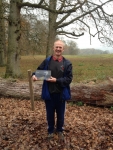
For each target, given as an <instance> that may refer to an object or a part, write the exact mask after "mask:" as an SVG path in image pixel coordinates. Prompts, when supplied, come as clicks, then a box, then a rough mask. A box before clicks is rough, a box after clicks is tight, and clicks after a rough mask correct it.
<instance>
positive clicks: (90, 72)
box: [0, 54, 113, 82]
mask: <svg viewBox="0 0 113 150" xmlns="http://www.w3.org/2000/svg"><path fill="white" fill-rule="evenodd" d="M65 57H66V58H68V59H69V60H70V61H71V62H72V65H73V82H83V81H87V80H92V79H95V80H98V81H102V80H105V79H106V78H107V77H108V76H110V77H113V54H105V55H91V56H76V55H75V56H74V55H68V56H67V55H65ZM44 58H45V56H41V55H39V56H33V55H32V56H22V57H21V64H20V67H21V71H22V76H23V80H27V78H28V74H27V70H29V69H30V70H31V71H32V72H33V71H35V70H36V68H37V67H38V65H39V64H40V63H41V62H42V61H43V60H44ZM4 74H5V67H0V76H1V77H3V76H4Z"/></svg>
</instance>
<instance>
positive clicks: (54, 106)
mask: <svg viewBox="0 0 113 150" xmlns="http://www.w3.org/2000/svg"><path fill="white" fill-rule="evenodd" d="M45 105H46V115H47V122H48V133H53V132H54V126H55V111H56V114H57V115H56V116H57V122H56V129H57V131H58V132H62V131H63V125H64V114H65V101H62V100H61V97H60V94H51V100H45Z"/></svg>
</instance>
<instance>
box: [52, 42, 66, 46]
mask: <svg viewBox="0 0 113 150" xmlns="http://www.w3.org/2000/svg"><path fill="white" fill-rule="evenodd" d="M54 45H55V46H57V45H58V46H64V43H63V42H60V41H59V42H55V43H54Z"/></svg>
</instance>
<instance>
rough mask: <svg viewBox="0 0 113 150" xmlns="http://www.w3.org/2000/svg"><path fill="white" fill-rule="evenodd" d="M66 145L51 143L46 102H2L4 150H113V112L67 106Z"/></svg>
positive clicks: (0, 143)
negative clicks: (48, 134)
mask: <svg viewBox="0 0 113 150" xmlns="http://www.w3.org/2000/svg"><path fill="white" fill-rule="evenodd" d="M64 135H65V140H64V143H60V142H59V140H58V137H57V135H56V134H55V136H54V139H53V140H51V141H48V140H47V122H46V110H45V105H44V102H42V101H35V111H31V104H30V101H29V100H16V99H4V98H1V99H0V149H1V150H6V149H7V150H17V149H18V150H112V149H113V112H112V111H110V110H109V109H107V108H99V107H98V108H97V107H91V106H82V107H79V106H76V105H73V106H71V105H70V104H67V107H66V114H65V126H64Z"/></svg>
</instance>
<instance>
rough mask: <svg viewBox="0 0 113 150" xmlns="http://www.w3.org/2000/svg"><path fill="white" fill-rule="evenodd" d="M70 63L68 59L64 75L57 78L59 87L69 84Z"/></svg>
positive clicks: (70, 76)
mask: <svg viewBox="0 0 113 150" xmlns="http://www.w3.org/2000/svg"><path fill="white" fill-rule="evenodd" d="M72 78H73V75H72V64H71V63H70V62H69V61H68V62H67V65H66V68H65V70H64V76H63V77H61V78H58V79H57V80H56V82H57V83H58V84H59V85H60V86H61V87H66V86H69V84H70V83H71V82H72Z"/></svg>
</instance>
